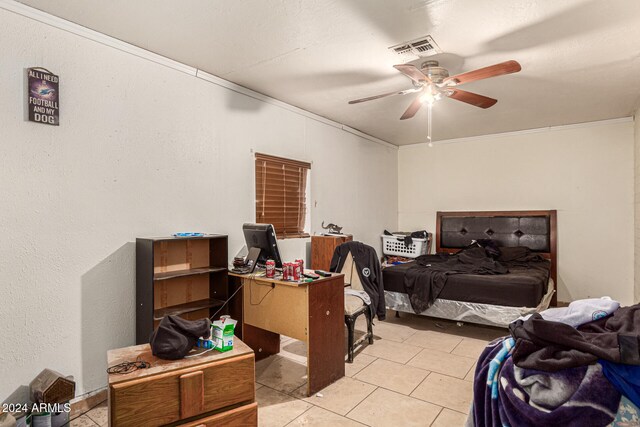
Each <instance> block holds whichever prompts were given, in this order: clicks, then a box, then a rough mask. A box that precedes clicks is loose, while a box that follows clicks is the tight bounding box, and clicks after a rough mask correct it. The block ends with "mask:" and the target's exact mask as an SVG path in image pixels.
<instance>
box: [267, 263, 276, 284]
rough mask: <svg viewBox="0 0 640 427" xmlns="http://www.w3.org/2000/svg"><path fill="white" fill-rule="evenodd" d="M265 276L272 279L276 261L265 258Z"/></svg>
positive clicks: (274, 273)
mask: <svg viewBox="0 0 640 427" xmlns="http://www.w3.org/2000/svg"><path fill="white" fill-rule="evenodd" d="M266 267H267V278H268V279H273V278H274V277H275V275H276V262H275V261H274V260H272V259H268V260H267V265H266Z"/></svg>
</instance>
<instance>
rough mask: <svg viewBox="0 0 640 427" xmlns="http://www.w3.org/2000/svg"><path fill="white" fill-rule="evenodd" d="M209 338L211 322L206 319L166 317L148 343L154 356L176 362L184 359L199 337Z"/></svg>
mask: <svg viewBox="0 0 640 427" xmlns="http://www.w3.org/2000/svg"><path fill="white" fill-rule="evenodd" d="M210 336H211V321H210V320H209V319H208V318H206V319H200V320H193V321H192V320H185V319H182V318H180V317H178V316H166V317H165V318H164V319H162V321H161V322H160V325H159V326H158V329H156V330H155V331H154V332H153V334H152V335H151V338H150V339H149V342H150V343H151V351H152V353H153V355H154V356H156V357H159V358H161V359H167V360H177V359H182V358H183V357H185V356H186V355H187V354H188V353H189V352H190V351H191V349H192V348H193V347H195V345H196V342H198V338H199V337H203V338H204V339H208V338H209V337H210Z"/></svg>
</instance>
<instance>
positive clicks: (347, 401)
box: [298, 377, 376, 415]
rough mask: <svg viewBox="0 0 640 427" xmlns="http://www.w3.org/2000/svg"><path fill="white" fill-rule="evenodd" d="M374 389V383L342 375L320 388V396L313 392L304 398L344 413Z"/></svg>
mask: <svg viewBox="0 0 640 427" xmlns="http://www.w3.org/2000/svg"><path fill="white" fill-rule="evenodd" d="M375 389H376V386H374V385H371V384H368V383H365V382H362V381H358V380H355V379H353V378H349V377H343V378H340V379H339V380H338V381H336V382H335V383H333V384H331V385H330V386H328V387H325V388H324V389H323V390H321V391H320V394H321V395H322V397H319V396H318V394H315V395H314V396H311V397H307V398H305V399H304V400H305V401H306V402H308V403H311V404H313V405H315V406H319V407H321V408H324V409H328V410H330V411H332V412H335V413H337V414H340V415H346V414H347V412H349V411H350V410H352V409H353V408H355V407H356V405H357V404H358V403H360V402H362V401H363V400H364V399H365V398H366V397H367V396H369V395H370V394H371V392H373V390H375ZM298 390H300V389H298Z"/></svg>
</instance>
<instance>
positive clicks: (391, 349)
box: [362, 340, 421, 363]
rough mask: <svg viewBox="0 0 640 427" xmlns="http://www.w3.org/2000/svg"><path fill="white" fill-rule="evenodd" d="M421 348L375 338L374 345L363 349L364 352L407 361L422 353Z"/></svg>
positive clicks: (388, 358)
mask: <svg viewBox="0 0 640 427" xmlns="http://www.w3.org/2000/svg"><path fill="white" fill-rule="evenodd" d="M420 350H421V348H420V347H416V346H413V345H408V344H405V343H401V342H394V341H388V340H375V342H374V343H373V344H372V345H368V346H366V347H365V348H364V349H363V350H362V354H368V355H369V356H373V357H381V358H383V359H387V360H391V361H392V362H398V363H407V362H408V361H409V360H411V358H413V357H414V356H415V355H416V354H418V353H420Z"/></svg>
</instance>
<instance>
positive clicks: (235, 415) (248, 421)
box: [180, 403, 258, 427]
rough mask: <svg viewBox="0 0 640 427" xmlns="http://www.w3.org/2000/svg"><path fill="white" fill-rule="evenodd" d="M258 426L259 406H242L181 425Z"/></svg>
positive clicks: (181, 425) (255, 404)
mask: <svg viewBox="0 0 640 427" xmlns="http://www.w3.org/2000/svg"><path fill="white" fill-rule="evenodd" d="M257 425H258V404H257V403H250V404H249V405H245V406H240V407H239V408H235V409H232V410H230V411H226V412H222V413H220V414H216V415H212V416H210V417H206V418H202V419H199V420H197V421H192V422H190V423H187V424H180V427H221V426H225V427H249V426H257Z"/></svg>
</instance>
